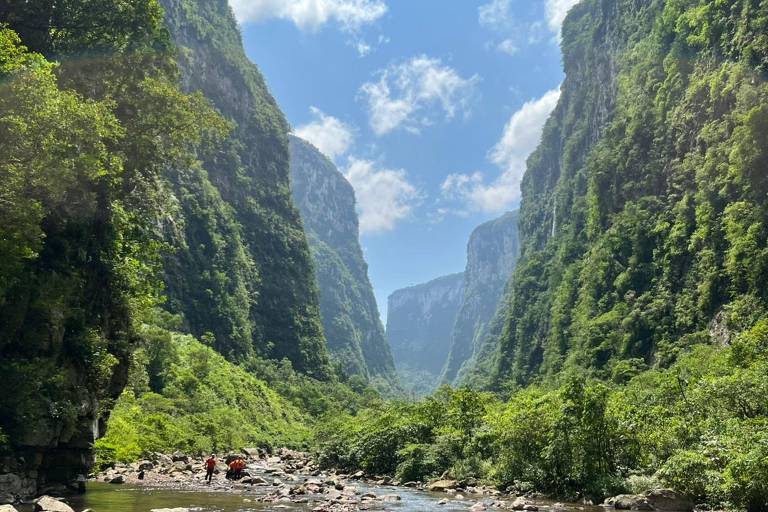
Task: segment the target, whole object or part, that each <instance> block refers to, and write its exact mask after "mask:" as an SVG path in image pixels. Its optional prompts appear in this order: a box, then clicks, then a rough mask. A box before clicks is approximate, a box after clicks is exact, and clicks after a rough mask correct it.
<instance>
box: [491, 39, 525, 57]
mask: <svg viewBox="0 0 768 512" xmlns="http://www.w3.org/2000/svg"><path fill="white" fill-rule="evenodd" d="M496 49H497V50H498V51H500V52H501V53H506V54H507V55H510V56H511V55H515V54H517V52H519V51H520V48H518V46H517V45H516V44H515V42H514V41H513V40H511V39H505V40H503V41H502V42H500V43H499V44H497V45H496Z"/></svg>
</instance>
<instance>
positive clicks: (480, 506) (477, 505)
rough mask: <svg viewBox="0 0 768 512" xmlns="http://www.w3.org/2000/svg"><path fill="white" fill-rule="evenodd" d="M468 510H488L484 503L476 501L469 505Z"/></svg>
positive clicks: (475, 511)
mask: <svg viewBox="0 0 768 512" xmlns="http://www.w3.org/2000/svg"><path fill="white" fill-rule="evenodd" d="M469 510H470V512H482V511H484V510H488V507H486V506H485V503H481V502H477V503H475V504H474V505H472V506H471V507H469Z"/></svg>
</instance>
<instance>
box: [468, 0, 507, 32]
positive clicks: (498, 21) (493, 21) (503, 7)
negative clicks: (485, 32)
mask: <svg viewBox="0 0 768 512" xmlns="http://www.w3.org/2000/svg"><path fill="white" fill-rule="evenodd" d="M477 15H478V21H479V22H480V25H482V26H484V27H486V28H491V29H495V30H504V29H507V28H509V27H510V26H512V25H513V23H514V18H513V17H512V0H491V1H490V2H488V3H487V4H483V5H481V6H480V7H479V8H478V9H477Z"/></svg>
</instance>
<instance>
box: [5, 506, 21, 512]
mask: <svg viewBox="0 0 768 512" xmlns="http://www.w3.org/2000/svg"><path fill="white" fill-rule="evenodd" d="M0 512H19V511H18V510H16V507H14V506H13V505H0Z"/></svg>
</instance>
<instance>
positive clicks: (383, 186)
mask: <svg viewBox="0 0 768 512" xmlns="http://www.w3.org/2000/svg"><path fill="white" fill-rule="evenodd" d="M344 175H345V176H346V178H347V180H348V181H349V182H350V183H351V184H352V187H353V188H354V189H355V196H356V198H357V209H358V213H359V214H360V233H361V234H366V233H376V232H381V231H390V230H392V229H394V227H395V225H396V224H397V223H398V222H399V221H401V220H403V219H405V218H407V217H408V216H410V215H411V213H412V212H413V208H414V207H415V206H416V204H417V203H418V202H419V200H420V198H421V194H420V193H419V191H418V190H417V189H416V187H414V186H413V185H412V184H411V183H410V182H409V181H408V175H407V174H406V172H405V171H404V170H403V169H383V168H379V167H378V165H377V164H376V162H372V161H370V160H360V159H357V158H352V157H350V159H349V166H348V167H347V169H346V171H345V172H344Z"/></svg>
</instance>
